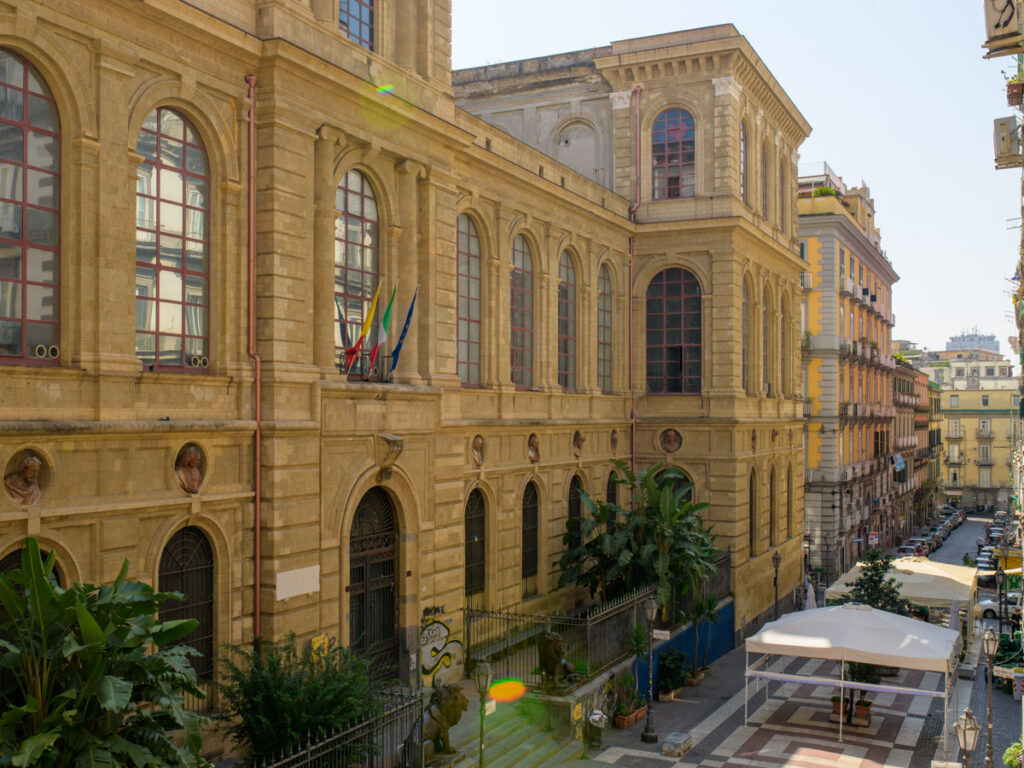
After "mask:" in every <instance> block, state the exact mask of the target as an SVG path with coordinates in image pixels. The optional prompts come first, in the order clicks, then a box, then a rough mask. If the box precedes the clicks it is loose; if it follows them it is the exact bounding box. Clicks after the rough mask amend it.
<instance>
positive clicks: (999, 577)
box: [996, 560, 1006, 634]
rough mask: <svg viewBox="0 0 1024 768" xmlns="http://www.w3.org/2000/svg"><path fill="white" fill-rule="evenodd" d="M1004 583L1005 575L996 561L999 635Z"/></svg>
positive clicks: (1001, 620) (1001, 627)
mask: <svg viewBox="0 0 1024 768" xmlns="http://www.w3.org/2000/svg"><path fill="white" fill-rule="evenodd" d="M1005 581H1006V574H1005V573H1004V572H1003V564H1002V563H1001V562H999V561H998V560H997V561H996V589H997V596H998V598H999V602H998V604H997V605H996V611H997V612H998V614H999V634H1003V583H1004V582H1005Z"/></svg>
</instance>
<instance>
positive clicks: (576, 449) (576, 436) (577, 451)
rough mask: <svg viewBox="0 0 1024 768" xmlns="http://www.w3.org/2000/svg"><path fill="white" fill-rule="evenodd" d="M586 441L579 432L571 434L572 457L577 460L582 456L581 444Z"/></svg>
mask: <svg viewBox="0 0 1024 768" xmlns="http://www.w3.org/2000/svg"><path fill="white" fill-rule="evenodd" d="M586 441H587V438H585V437H584V436H583V435H582V434H581V433H580V431H579V430H576V431H575V432H573V433H572V455H573V456H575V457H576V458H577V459H578V458H579V457H580V456H582V455H583V443H585V442H586Z"/></svg>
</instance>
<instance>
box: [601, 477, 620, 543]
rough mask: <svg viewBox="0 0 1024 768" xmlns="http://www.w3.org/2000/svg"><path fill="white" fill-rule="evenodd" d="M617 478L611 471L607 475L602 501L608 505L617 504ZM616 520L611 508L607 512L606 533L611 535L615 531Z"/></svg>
mask: <svg viewBox="0 0 1024 768" xmlns="http://www.w3.org/2000/svg"><path fill="white" fill-rule="evenodd" d="M618 479H619V476H618V475H617V474H616V473H615V472H614V471H613V472H611V473H610V474H609V475H608V484H607V485H606V486H605V488H604V500H605V501H606V502H607V503H608V504H618V503H619V484H618V482H616V481H617V480H618ZM616 522H618V519H617V517H616V514H615V510H614V509H613V508H609V510H608V523H607V526H608V533H612V532H613V531H614V530H615V523H616Z"/></svg>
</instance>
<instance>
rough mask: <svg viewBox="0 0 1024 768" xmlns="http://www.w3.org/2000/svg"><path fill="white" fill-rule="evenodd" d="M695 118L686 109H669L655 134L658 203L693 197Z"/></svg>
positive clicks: (653, 153)
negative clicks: (671, 199)
mask: <svg viewBox="0 0 1024 768" xmlns="http://www.w3.org/2000/svg"><path fill="white" fill-rule="evenodd" d="M695 152H696V142H695V141H694V127H693V116H692V115H691V114H690V113H689V112H687V111H686V110H685V109H666V110H665V111H664V112H662V113H661V114H660V115H658V117H657V118H656V119H655V121H654V130H653V131H652V132H651V164H652V178H653V181H654V190H653V193H652V196H653V198H654V199H655V200H666V199H670V198H676V197H693V196H694V191H695V187H694V184H695V179H696V174H695V170H696V161H695Z"/></svg>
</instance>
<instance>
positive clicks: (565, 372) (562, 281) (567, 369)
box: [558, 251, 576, 392]
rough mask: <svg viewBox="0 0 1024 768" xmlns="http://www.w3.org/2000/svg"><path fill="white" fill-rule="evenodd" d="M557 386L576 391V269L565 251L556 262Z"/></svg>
mask: <svg viewBox="0 0 1024 768" xmlns="http://www.w3.org/2000/svg"><path fill="white" fill-rule="evenodd" d="M558 385H559V386H560V387H561V388H562V389H563V390H564V391H566V392H573V391H575V389H576V269H575V267H573V265H572V257H571V256H569V253H568V252H567V251H562V257H561V258H560V259H559V261H558Z"/></svg>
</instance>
